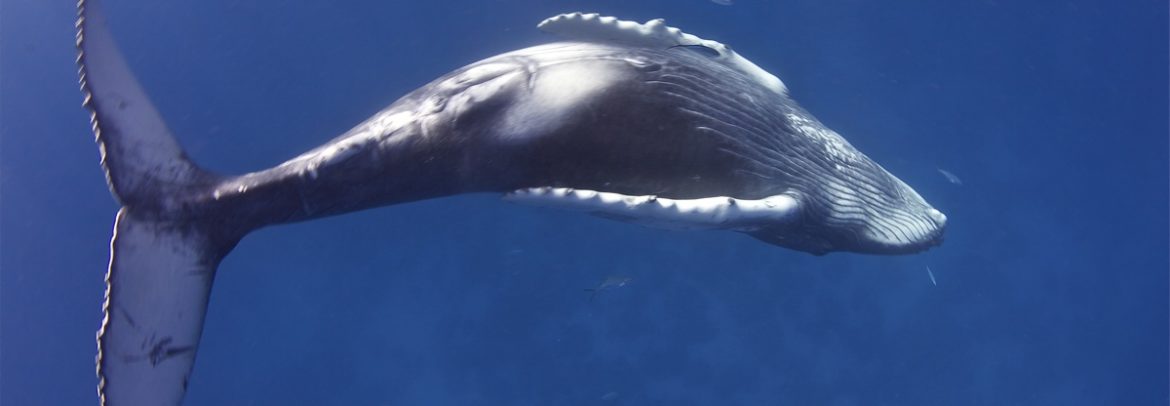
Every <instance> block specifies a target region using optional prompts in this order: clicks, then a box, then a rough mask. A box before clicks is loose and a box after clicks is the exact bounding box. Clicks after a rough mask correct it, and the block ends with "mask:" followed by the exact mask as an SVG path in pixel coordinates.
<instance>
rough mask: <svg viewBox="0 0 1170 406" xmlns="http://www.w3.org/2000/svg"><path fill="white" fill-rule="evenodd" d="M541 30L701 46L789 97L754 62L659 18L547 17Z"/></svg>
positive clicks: (631, 42) (572, 35)
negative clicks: (632, 19)
mask: <svg viewBox="0 0 1170 406" xmlns="http://www.w3.org/2000/svg"><path fill="white" fill-rule="evenodd" d="M536 27H537V28H539V29H540V30H542V31H544V32H547V33H550V34H556V35H560V36H562V37H565V38H570V39H575V40H580V41H593V42H604V43H618V44H623V45H630V46H637V47H644V48H656V49H669V48H673V47H678V46H683V47H688V46H701V47H703V48H705V49H709V50H711V51H714V53H716V54H717V55H713V56H712V58H713V59H714V60H716V61H719V63H721V64H723V65H725V66H727V67H729V68H731V69H734V70H737V71H739V72H740V73H742V74H744V75H745V76H747V77H749V78H751V79H752V80H754V81H755V82H756V83H758V84H760V85H762V86H764V87H766V88H768V89H770V90H772V91H773V92H776V93H778V94H781V95H787V94H788V87H786V86H785V85H784V82H782V81H780V78H778V77H776V76H775V75H773V74H771V73H768V71H766V70H764V69H763V68H760V67H759V66H758V65H756V64H755V63H752V61H749V60H748V59H747V58H744V57H742V56H740V55H739V54H737V53H736V52H735V51H733V50H731V47H729V46H727V45H723V44H722V43H720V42H719V41H713V40H709V39H703V38H699V37H698V36H695V35H693V34H687V33H685V32H683V31H682V30H680V29H678V28H675V27H670V26H667V25H666V21H665V20H663V19H661V18H658V19H654V20H650V21H647V22H645V23H639V22H636V21H626V20H619V19H617V18H615V17H607V16H602V15H600V14H597V13H566V14H560V15H556V16H552V17H549V18H546V19H545V20H544V21H541V22H540V24H537V26H536Z"/></svg>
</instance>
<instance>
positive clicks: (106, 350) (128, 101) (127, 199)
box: [77, 0, 243, 405]
mask: <svg viewBox="0 0 1170 406" xmlns="http://www.w3.org/2000/svg"><path fill="white" fill-rule="evenodd" d="M96 3H97V1H95V0H82V1H80V2H79V3H78V21H77V47H78V51H79V53H78V60H77V61H78V65H79V66H80V69H79V75H80V80H81V88H82V92H83V93H84V96H85V106H86V107H87V108H89V109H90V113H91V116H90V119H91V123H92V126H93V131H94V134H95V136H96V137H97V143H98V145H99V147H100V149H101V152H102V166H103V168H104V169H105V170H106V176H107V180H108V181H109V184H110V190H111V191H112V192H113V194H114V197H115V198H116V199H117V200H118V201H119V202H120V203H121V204H122V208H121V210H119V212H118V216H117V220H116V221H115V226H114V237H113V239H112V241H111V242H110V264H109V272H108V274H107V275H106V300H105V304H104V306H103V308H104V311H105V317H104V319H103V321H102V326H101V329H100V330H99V331H98V336H97V341H98V355H97V374H98V394H99V396H100V397H101V401H102V404H103V405H106V404H110V405H175V404H179V403H181V402H182V399H183V394H184V392H186V386H187V378H188V375H189V374H190V373H191V368H192V366H193V364H194V362H195V352H196V350H197V349H198V346H199V336H200V333H201V331H202V330H203V316H204V313H205V312H206V307H207V298H208V293H209V292H210V290H211V282H212V279H213V277H214V276H215V269H216V266H217V265H218V263H219V261H220V260H221V259H222V258H223V257H224V256H225V255H227V253H228V251H230V250H231V248H232V247H233V246H234V245H235V243H236V241H238V239H239V237H240V236H242V234H243V232H240V233H235V232H230V231H224V229H225V227H223V225H222V224H215V225H214V226H213V225H212V224H211V223H212V222H213V221H212V220H211V219H213V218H217V216H216V215H213V214H211V212H212V211H213V210H214V209H209V208H207V207H196V206H197V205H195V204H192V202H193V201H198V198H199V196H205V195H208V194H210V191H211V190H213V188H214V185H216V184H218V183H219V181H220V178H219V177H218V176H215V175H212V174H210V173H208V172H206V171H203V170H201V169H200V168H198V167H197V166H195V165H194V164H193V163H191V161H190V160H188V159H187V157H186V155H185V154H184V153H183V151H182V149H181V148H180V147H179V144H178V143H177V142H176V141H175V140H174V138H173V137H172V136H171V133H170V130H168V129H167V126H166V124H165V123H164V122H163V120H162V118H161V117H160V116H159V114H158V112H157V111H155V108H154V106H153V104H151V102H150V100H149V98H147V96H146V94H145V93H144V92H143V91H142V89H141V87H140V86H139V85H138V83H137V81H136V80H135V79H134V76H133V75H132V74H131V73H130V71H129V69H127V67H126V63H125V61H124V60H123V59H122V56H121V54H120V52H119V51H118V49H117V47H116V45H115V44H114V41H113V38H111V36H110V33H109V31H108V30H107V28H106V24H105V18H104V16H103V15H102V14H101V10H99V9H98V8H97V7H98V6H99V5H98V4H96ZM219 219H220V220H222V216H220V217H219ZM230 228H231V227H226V229H230Z"/></svg>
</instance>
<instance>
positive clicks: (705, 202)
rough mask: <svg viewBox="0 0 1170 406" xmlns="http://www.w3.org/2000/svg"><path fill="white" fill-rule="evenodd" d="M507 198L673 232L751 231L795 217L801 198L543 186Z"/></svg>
mask: <svg viewBox="0 0 1170 406" xmlns="http://www.w3.org/2000/svg"><path fill="white" fill-rule="evenodd" d="M504 200H508V201H511V202H516V203H523V204H531V205H537V206H546V207H553V208H558V209H568V210H577V211H584V212H588V213H590V214H594V215H597V216H601V217H606V218H611V219H615V220H621V221H627V222H631V223H637V224H641V225H645V226H650V227H655V228H665V229H670V230H737V231H751V230H754V229H756V228H759V227H760V226H764V225H769V224H777V223H785V222H788V221H791V220H792V219H794V218H795V217H796V213H797V201H796V199H795V198H793V197H792V196H789V195H776V196H768V197H765V198H763V199H759V200H748V199H736V198H732V197H727V196H718V197H705V198H701V199H667V198H663V197H657V196H630V195H623V194H620V193H611V192H598V191H595V190H582V189H569V188H553V187H540V188H529V189H520V190H516V191H512V192H510V193H507V194H505V195H504Z"/></svg>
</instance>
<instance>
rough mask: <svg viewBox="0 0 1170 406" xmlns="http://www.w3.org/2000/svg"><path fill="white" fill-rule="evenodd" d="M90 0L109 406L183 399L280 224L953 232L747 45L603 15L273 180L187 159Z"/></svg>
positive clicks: (81, 30) (924, 236) (899, 240)
mask: <svg viewBox="0 0 1170 406" xmlns="http://www.w3.org/2000/svg"><path fill="white" fill-rule="evenodd" d="M97 3H98V0H81V1H80V2H79V3H78V8H79V10H78V21H77V48H78V59H77V61H78V64H79V67H80V68H79V76H80V84H81V90H82V93H83V97H84V106H85V107H87V108H88V110H89V112H90V119H91V123H92V130H93V133H94V136H95V137H96V141H97V144H98V146H99V149H100V152H101V165H102V168H103V169H104V171H105V173H106V177H107V181H108V184H109V188H110V190H111V192H112V194H113V196H114V198H115V199H116V200H117V201H118V203H119V204H120V205H121V208H120V210H119V211H118V213H117V215H116V218H115V224H114V230H113V237H112V239H111V242H110V261H109V268H108V273H107V276H106V295H105V301H104V304H103V310H104V319H103V321H102V325H101V328H100V330H99V331H98V334H97V344H98V354H97V359H96V364H97V375H98V394H99V396H100V399H101V402H102V404H111V405H114V404H116V405H161V404H180V403H181V402H182V399H183V396H184V393H185V392H186V386H187V380H188V376H189V374H190V373H191V370H192V366H193V365H194V361H195V356H196V353H197V350H198V347H199V339H200V334H201V331H202V328H203V320H204V315H205V312H206V306H207V300H208V294H209V292H210V289H211V286H212V281H213V279H214V277H215V273H216V268H217V265H218V264H219V263H220V261H221V260H222V259H223V258H224V257H225V256H226V255H227V254H228V253H229V252H230V251H231V250H232V248H233V247H234V246H235V245H236V243H237V242H238V241H240V239H241V238H243V237H244V236H245V235H246V234H248V233H249V232H250V231H253V230H256V229H258V228H261V227H266V226H271V225H277V224H282V223H289V222H299V221H306V220H311V219H315V218H321V217H325V216H332V215H338V214H343V213H347V212H352V211H356V210H363V209H369V208H374V207H379V206H386V205H393V204H397V203H403V202H409V201H417V200H422V199H429V198H436V197H442V196H449V195H454V194H461V193H497V194H499V195H501V196H502V197H503V198H504V199H506V200H509V201H513V202H517V203H523V204H534V205H542V206H551V207H559V208H564V209H569V210H579V211H583V212H587V213H591V214H594V215H598V216H601V217H605V218H610V219H616V220H621V221H628V222H633V223H638V224H644V225H648V226H653V227H662V228H668V229H683V230H696V229H700V230H727V231H734V232H738V233H743V234H747V235H749V236H751V237H754V238H756V239H759V240H762V241H764V242H766V243H770V244H774V245H777V246H781V247H786V248H790V249H795V250H799V251H804V252H808V253H812V254H816V255H822V254H825V253H829V252H834V251H847V252H857V253H868V254H908V253H914V252H919V251H922V250H925V249H927V248H929V247H931V246H934V245H937V244H939V243H940V241H941V239H942V233H943V229H944V227H945V223H946V217H945V216H944V215H943V214H942V213H941V212H939V211H938V210H936V209H934V208H933V207H931V206H930V205H929V204H928V203H927V202H926V201H925V200H924V199H923V198H922V197H921V196H919V194H918V193H916V192H915V191H914V190H913V189H911V188H910V187H909V186H907V185H906V184H905V183H903V182H902V181H901V180H899V179H898V178H896V177H894V176H893V175H891V174H890V173H889V172H887V171H886V170H884V169H883V168H882V167H881V166H879V165H878V164H877V163H875V162H874V161H872V160H871V159H869V158H868V157H866V156H865V155H864V154H862V153H861V152H859V151H858V150H856V149H855V148H854V147H853V146H852V145H850V144H849V142H847V141H846V140H845V139H844V138H842V137H841V136H840V135H839V134H837V133H836V132H834V131H832V130H830V129H828V128H826V127H825V126H824V125H823V124H821V123H820V122H819V121H818V120H817V119H816V118H814V117H813V116H812V115H811V114H809V113H808V112H807V111H805V110H804V109H802V108H801V107H800V106H799V105H798V104H797V103H796V102H795V101H794V100H793V99H792V98H791V97H790V95H789V92H788V89H787V87H786V86H785V84H784V83H783V82H782V81H781V80H780V79H779V78H777V77H776V76H774V75H772V74H770V73H768V72H767V71H765V70H764V69H762V68H760V67H759V66H757V65H756V64H754V63H753V62H751V61H749V60H747V59H746V58H744V57H742V56H741V55H739V54H738V53H736V52H735V51H733V50H732V49H731V48H729V47H727V46H726V45H724V44H721V43H718V42H716V41H712V40H707V39H703V38H700V37H698V36H695V35H693V34H689V33H685V32H683V31H681V30H679V29H678V28H674V27H670V26H667V25H666V24H665V23H664V22H663V20H661V19H657V20H650V21H647V22H645V23H638V22H632V21H624V20H619V19H616V18H613V17H603V16H600V15H597V14H582V13H571V14H563V15H558V16H555V17H552V18H549V19H547V20H544V21H543V22H541V23H540V24H539V26H538V27H539V28H540V29H542V30H544V31H546V32H549V33H551V34H555V35H556V36H558V37H559V40H557V41H554V42H551V43H548V44H544V45H539V46H534V47H531V48H525V49H520V50H516V51H512V52H507V53H503V54H500V55H497V56H494V57H491V58H488V59H485V60H482V61H479V62H475V63H472V64H470V65H467V66H465V67H462V68H459V69H456V70H454V71H453V72H451V73H448V74H446V75H443V76H441V77H439V78H438V79H436V80H434V81H433V82H431V83H429V84H426V85H424V86H422V87H420V88H418V89H417V90H415V91H413V92H410V93H409V94H407V95H405V96H403V97H402V98H400V99H399V100H397V101H396V102H394V103H393V104H391V105H390V106H389V107H386V108H385V109H383V110H381V111H378V112H377V113H375V114H374V115H373V116H372V117H370V118H369V119H368V120H366V121H364V122H362V123H360V124H358V125H357V126H355V127H353V128H352V129H351V130H349V131H348V132H345V133H344V134H342V135H341V136H339V137H337V138H334V139H333V140H331V141H329V142H327V143H325V144H324V145H322V146H320V147H318V148H315V149H313V150H310V151H308V152H306V153H304V154H302V155H300V156H297V157H294V158H292V159H290V160H288V161H287V162H285V163H283V164H280V165H278V166H276V167H273V168H270V169H266V170H261V171H258V172H254V173H247V174H240V175H224V174H218V173H215V172H212V171H209V170H207V169H204V168H202V167H200V166H198V165H197V164H196V163H194V162H192V160H191V159H189V158H188V157H187V155H186V154H185V153H184V151H183V149H182V148H181V147H180V145H179V143H178V142H177V141H176V139H175V137H174V136H173V135H172V134H171V131H170V130H169V129H168V127H167V124H166V122H165V121H164V119H163V117H162V116H161V115H160V113H159V112H158V111H157V110H156V109H155V107H154V105H153V104H152V103H151V100H150V98H149V97H148V95H147V92H146V90H144V89H143V88H141V86H140V85H139V84H138V82H137V80H136V79H135V77H134V75H133V74H132V73H131V70H130V68H129V66H127V63H126V61H125V60H124V59H123V57H122V56H121V53H120V52H119V50H118V48H117V45H116V42H115V40H114V38H113V37H112V35H111V34H110V32H109V30H108V28H107V21H106V17H105V16H104V15H103V14H102V11H101V9H100V7H99V4H97Z"/></svg>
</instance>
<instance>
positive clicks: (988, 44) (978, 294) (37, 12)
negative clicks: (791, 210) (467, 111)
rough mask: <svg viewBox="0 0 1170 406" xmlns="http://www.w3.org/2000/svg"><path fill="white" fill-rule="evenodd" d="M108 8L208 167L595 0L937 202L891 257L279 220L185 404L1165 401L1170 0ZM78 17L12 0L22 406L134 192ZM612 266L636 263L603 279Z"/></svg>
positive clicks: (311, 132)
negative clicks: (900, 252)
mask: <svg viewBox="0 0 1170 406" xmlns="http://www.w3.org/2000/svg"><path fill="white" fill-rule="evenodd" d="M107 3H108V4H107V6H108V14H109V15H110V18H111V20H112V22H113V25H114V32H115V35H116V36H117V37H118V38H119V41H120V43H121V44H122V47H123V51H124V53H125V54H126V55H127V57H128V59H129V61H130V63H131V64H132V66H133V68H134V69H135V71H136V72H137V74H138V76H139V79H140V81H141V82H142V83H143V84H144V86H145V88H146V89H148V91H149V92H150V93H151V94H152V96H153V98H154V101H155V103H156V105H157V106H158V107H159V109H160V110H161V111H162V114H163V115H164V116H166V118H167V119H168V121H169V124H170V126H171V129H172V130H173V131H174V132H175V133H176V134H178V136H179V137H180V139H181V142H182V143H183V145H184V146H185V147H186V148H187V149H188V151H189V152H190V154H191V156H192V157H193V158H194V159H195V160H196V161H197V162H199V163H201V164H203V165H204V166H206V167H208V168H212V169H215V170H217V171H221V172H225V173H238V172H244V171H250V170H256V169H261V168H264V167H267V166H270V165H273V164H276V163H279V162H281V161H282V160H284V159H287V158H289V157H291V156H294V155H296V154H298V153H300V152H302V151H304V150H306V149H308V148H311V147H313V146H315V145H318V144H320V143H322V142H324V141H326V140H328V139H330V138H332V137H333V136H335V135H337V134H339V133H341V132H342V131H344V130H346V129H348V128H349V127H350V126H352V125H353V124H355V123H357V122H358V121H360V120H362V119H364V118H365V117H367V116H368V115H370V114H372V113H374V112H375V111H377V110H378V109H380V108H381V107H383V106H385V105H387V104H389V103H390V102H392V101H394V99H396V98H397V97H398V96H400V95H402V94H404V93H405V92H407V91H409V90H412V89H414V88H416V87H417V86H420V85H422V84H424V83H426V82H428V81H430V80H431V79H433V78H435V77H437V76H438V75H441V74H443V73H446V72H447V71H450V70H452V69H454V68H457V67H459V66H461V65H463V64H466V63H469V62H472V61H474V60H477V59H480V58H484V57H488V56H491V55H494V54H497V53H500V52H504V51H508V50H512V49H516V48H520V47H524V46H528V45H533V44H537V43H541V42H545V41H550V40H551V38H549V37H548V36H546V35H545V34H542V33H540V32H539V31H537V30H536V29H535V24H536V23H537V22H539V21H540V20H541V19H543V18H545V17H548V16H551V15H554V14H557V13H561V12H567V11H578V10H581V11H598V12H602V13H605V14H610V15H617V16H621V17H622V18H626V19H636V20H639V21H644V20H647V19H650V18H657V17H664V18H666V19H667V22H668V23H669V24H671V25H674V26H678V27H681V28H683V29H684V30H686V31H688V32H693V33H696V34H698V35H701V36H703V37H707V38H712V39H716V40H719V41H722V42H724V43H727V44H730V45H732V46H733V47H734V48H735V49H736V50H737V51H738V52H740V53H741V54H743V55H745V56H746V57H748V58H750V59H752V60H753V61H755V62H756V63H757V64H759V65H761V66H762V67H764V68H766V69H768V70H770V71H772V72H773V73H776V74H777V75H778V76H780V77H781V78H782V79H783V80H784V81H785V82H786V83H787V85H788V86H789V87H790V88H791V90H792V93H793V95H794V97H795V98H796V99H797V100H798V101H800V102H801V103H802V104H803V105H804V106H805V107H806V108H807V109H808V110H809V111H811V112H812V113H813V114H815V115H817V117H818V118H820V119H821V120H822V121H824V122H825V123H826V124H828V125H829V126H830V127H832V128H834V129H835V130H837V131H838V132H840V133H841V134H843V135H844V136H845V137H846V138H847V139H849V141H850V142H852V143H853V144H854V145H856V146H857V147H858V148H859V149H861V150H862V151H864V152H866V153H867V154H868V155H869V156H870V157H872V158H874V159H875V160H876V161H878V162H880V163H881V164H883V165H884V166H885V167H886V168H887V169H889V170H890V171H891V172H893V173H894V174H896V175H898V176H899V177H900V178H902V179H903V180H905V181H906V182H907V183H909V184H910V185H912V186H913V187H915V189H917V190H918V191H919V192H920V193H921V194H923V196H924V197H926V198H927V199H928V200H929V201H930V202H931V203H933V204H934V205H935V206H936V207H938V208H940V209H941V210H943V211H944V212H945V213H947V214H948V216H949V218H950V223H949V229H948V232H947V241H946V243H945V244H944V245H942V246H941V247H938V248H936V249H933V250H931V251H929V252H927V253H925V254H921V255H915V256H902V257H875V256H863V255H854V254H831V255H828V256H824V257H814V256H810V255H807V254H803V253H799V252H793V251H787V250H784V249H780V248H776V247H773V246H769V245H766V244H762V243H759V242H757V241H755V240H752V239H750V238H746V237H743V236H740V235H734V234H731V233H715V232H708V233H704V232H689V233H687V232H668V231H660V230H652V229H646V228H641V227H638V226H633V225H628V224H623V223H617V222H611V221H606V220H601V219H597V218H592V217H588V216H583V215H580V214H575V213H566V212H558V211H551V210H542V209H533V208H529V207H521V206H515V205H511V204H507V203H503V202H500V201H499V200H498V199H497V198H496V197H493V196H461V197H455V198H446V199H439V200H433V201H425V202H418V203H412V204H406V205H401V206H394V207H389V208H383V209H378V210H372V211H367V212H362V213H356V214H351V215H346V216H341V217H336V218H331V219H326V220H320V221H314V222H309V223H304V224H296V225H289V226H280V227H274V228H269V229H264V230H261V231H259V232H257V233H255V234H253V235H251V236H249V237H248V238H246V239H245V240H244V241H243V242H242V243H241V244H240V245H239V246H238V247H237V248H236V250H235V252H234V253H233V254H232V255H231V256H229V257H228V258H227V259H226V260H225V262H224V263H223V265H222V266H221V267H220V272H219V274H218V276H217V279H216V285H215V289H214V291H213V294H212V299H211V305H210V309H209V314H208V318H207V325H206V329H205V331H204V337H203V342H202V347H201V349H200V351H199V358H198V361H197V363H196V369H195V372H194V375H193V376H192V379H191V382H190V386H189V387H190V391H189V394H188V398H187V404H190V405H287V404H352V405H385V404H395V405H398V404H402V405H466V404H506V405H550V404H551V405H560V404H565V405H577V404H614V405H646V404H669V405H691V404H694V405H713V404H743V405H760V404H805V405H807V404H825V405H829V404H831V405H872V404H889V405H938V404H974V405H1001V404H1029V405H1033V404H1035V405H1048V404H1051V405H1072V404H1084V405H1149V404H1166V403H1167V402H1168V401H1170V397H1168V396H1170V395H1168V392H1170V385H1168V382H1170V374H1168V369H1167V367H1168V358H1170V354H1168V351H1167V347H1168V340H1170V337H1168V325H1170V324H1168V308H1170V303H1168V294H1167V292H1168V267H1170V263H1168V253H1167V250H1168V248H1167V247H1168V246H1170V241H1168V228H1167V227H1168V219H1167V217H1168V216H1167V213H1168V196H1167V195H1168V185H1170V181H1168V176H1167V174H1168V159H1167V156H1168V152H1167V151H1168V127H1167V122H1168V119H1170V114H1168V111H1170V105H1168V99H1167V88H1168V81H1167V71H1168V52H1167V45H1168V44H1167V36H1168V32H1167V15H1168V9H1167V8H1168V7H1167V4H1166V2H1165V1H1156V0H1134V1H1126V2H1106V1H1101V0H1096V1H1088V0H1086V1H1068V2H1057V1H1036V2H1009V1H994V0H978V1H974V0H957V1H946V2H938V1H925V0H907V1H898V2H868V1H857V0H844V1H835V2H826V1H819V0H793V1H762V0H761V1H753V0H739V1H736V2H734V4H733V5H730V6H728V5H720V4H716V3H713V2H711V1H708V0H659V1H643V2H630V1H618V0H612V1H590V2H586V1H547V2H546V1H539V2H538V1H527V2H522V1H444V2H425V1H417V2H404V1H348V2H333V1H321V0H310V1H304V2H271V1H260V2H244V1H239V0H207V1H200V2H181V1H173V0H165V1H151V2H135V1H125V0H118V1H115V0H108V1H107ZM74 13H75V11H74V9H73V6H72V2H48V1H41V0H4V1H3V2H0V315H2V317H0V404H4V405H78V404H95V403H96V394H95V389H94V386H95V382H96V379H95V377H94V366H93V356H94V353H95V344H94V332H95V330H96V329H97V328H98V325H99V321H100V317H101V312H100V303H101V300H102V294H103V288H104V284H103V275H104V272H105V266H106V261H107V260H108V258H107V256H108V239H109V232H110V226H111V224H112V221H113V215H114V212H115V210H116V209H117V208H116V205H115V204H114V201H113V200H112V199H111V198H110V195H109V193H108V191H107V190H106V187H105V182H104V179H103V175H102V172H101V171H100V169H99V167H98V154H97V150H96V147H95V146H94V144H93V142H92V135H91V134H90V132H89V128H88V116H87V113H86V112H85V111H84V110H83V109H82V108H81V107H80V101H81V96H80V94H79V93H78V91H77V85H76V77H75V75H76V67H75V66H74V65H73V58H74V50H73V19H74ZM939 169H943V170H945V171H948V172H950V173H953V174H955V175H957V176H958V177H959V178H961V179H962V185H956V184H953V183H951V182H949V181H948V180H947V178H946V177H944V176H942V175H941V174H940V172H939ZM927 267H929V268H930V269H931V270H932V272H933V276H934V277H935V278H934V279H935V280H936V281H937V285H935V284H933V283H932V279H931V277H930V275H928V274H927V271H926V269H927ZM613 276H620V277H628V278H630V282H629V283H628V284H627V285H625V286H622V287H619V288H613V289H607V290H605V291H603V292H601V293H600V294H599V295H597V297H595V298H593V299H592V300H590V297H589V296H590V295H589V293H588V292H585V291H584V289H587V288H592V287H595V286H597V285H598V284H599V283H601V282H602V281H604V280H606V279H607V278H609V277H613Z"/></svg>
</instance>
